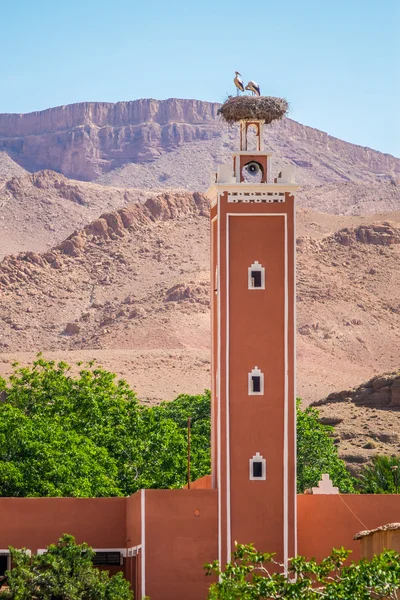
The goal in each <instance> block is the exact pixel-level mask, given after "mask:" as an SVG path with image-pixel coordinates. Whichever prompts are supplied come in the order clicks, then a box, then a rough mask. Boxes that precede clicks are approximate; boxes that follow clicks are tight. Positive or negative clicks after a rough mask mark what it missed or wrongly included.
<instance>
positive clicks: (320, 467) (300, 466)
mask: <svg viewBox="0 0 400 600" xmlns="http://www.w3.org/2000/svg"><path fill="white" fill-rule="evenodd" d="M332 432H333V427H329V426H327V425H322V424H321V423H320V421H319V412H318V411H317V410H316V409H315V408H312V407H307V408H306V409H305V410H302V409H301V406H300V400H298V401H297V491H298V493H302V492H304V490H306V489H307V488H311V487H313V486H316V485H318V481H319V480H320V478H321V475H322V474H323V473H328V474H329V476H330V478H331V480H332V482H333V485H335V486H337V487H338V488H339V489H340V491H341V492H349V493H351V492H354V479H353V478H352V476H351V475H350V473H349V472H348V471H347V469H346V465H345V463H344V461H343V460H341V459H340V458H339V454H338V451H337V448H336V446H335V444H334V443H333V439H332V437H331V434H332Z"/></svg>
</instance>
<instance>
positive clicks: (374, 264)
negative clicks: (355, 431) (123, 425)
mask: <svg viewBox="0 0 400 600" xmlns="http://www.w3.org/2000/svg"><path fill="white" fill-rule="evenodd" d="M389 218H390V220H391V222H389V221H388V219H389ZM337 219H338V218H337V217H333V216H331V215H324V214H320V213H316V212H315V211H310V210H300V211H299V234H300V237H299V239H298V244H297V248H298V253H297V254H298V258H297V262H298V269H297V272H298V290H297V293H298V319H297V326H298V393H299V394H300V395H301V396H302V397H303V398H304V400H305V401H306V402H307V403H308V402H310V401H312V400H318V399H319V398H321V396H323V395H327V394H329V393H330V392H332V391H333V390H336V389H338V387H339V386H340V387H342V388H343V389H344V388H346V387H348V386H351V385H354V384H355V383H357V382H361V381H363V380H364V379H366V378H367V377H368V376H369V375H370V374H371V373H378V372H381V371H384V370H387V369H395V368H396V367H397V364H398V354H399V347H400V344H399V339H398V319H399V312H400V304H399V299H398V289H399V285H400V273H399V270H398V268H397V266H398V261H399V253H400V243H399V242H400V215H399V213H392V214H391V215H385V216H381V217H380V219H379V222H374V220H375V219H376V216H375V215H374V216H369V217H366V216H363V217H345V216H342V217H340V218H339V221H340V223H339V226H340V229H339V231H337V230H336V228H337V225H338V223H337ZM0 286H1V288H2V297H1V299H0V323H1V327H0V351H1V352H2V355H1V356H2V360H3V361H6V362H4V363H3V367H2V369H3V371H5V372H6V371H7V368H8V366H7V365H9V362H8V361H11V360H13V359H15V357H18V358H20V359H23V360H26V359H29V358H31V357H32V356H33V353H35V352H36V351H39V350H44V351H46V353H50V355H52V356H57V357H62V358H64V359H65V358H66V359H67V360H69V361H71V360H75V359H76V360H82V359H86V358H88V359H89V358H97V359H98V360H100V361H101V362H102V363H103V364H105V366H107V367H108V368H111V369H112V370H114V371H116V372H117V373H118V374H120V375H122V376H124V377H126V378H127V379H128V380H129V381H130V382H131V383H132V385H133V386H134V387H135V388H136V389H138V391H139V393H140V395H141V396H142V397H144V398H147V399H149V400H151V401H156V400H160V399H168V398H171V397H173V396H174V395H176V394H177V393H180V392H192V393H195V392H199V391H201V390H202V389H203V388H204V387H208V386H209V385H210V372H209V369H210V364H209V351H210V350H209V348H210V323H209V220H208V202H207V200H206V198H205V197H204V196H202V195H201V194H199V193H195V194H189V193H175V194H168V193H164V194H161V195H158V196H156V197H154V196H153V197H149V198H147V199H146V200H145V201H144V202H143V203H140V202H136V203H134V204H129V205H127V206H125V207H123V208H121V209H119V210H117V211H114V212H107V213H105V214H103V215H102V216H101V218H99V219H96V220H94V221H93V222H92V223H91V224H89V225H87V226H85V227H84V228H83V229H82V230H79V231H77V232H75V233H74V234H72V235H71V236H69V238H68V239H66V240H65V241H63V242H62V243H60V244H58V245H57V246H56V247H55V248H53V249H51V250H48V251H46V252H44V253H33V252H26V253H21V254H19V255H14V256H7V257H6V258H4V259H3V261H2V262H1V263H0ZM27 352H30V354H29V355H27V354H26V353H27ZM2 369H0V371H1V370H2Z"/></svg>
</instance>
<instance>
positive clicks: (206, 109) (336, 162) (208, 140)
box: [0, 98, 400, 214]
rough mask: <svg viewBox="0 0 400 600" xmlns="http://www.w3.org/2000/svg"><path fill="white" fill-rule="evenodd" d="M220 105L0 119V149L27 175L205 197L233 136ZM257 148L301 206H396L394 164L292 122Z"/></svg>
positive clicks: (136, 105) (127, 105)
mask: <svg viewBox="0 0 400 600" xmlns="http://www.w3.org/2000/svg"><path fill="white" fill-rule="evenodd" d="M219 106H220V105H219V104H217V103H209V102H201V101H198V100H179V99H174V98H172V99H169V100H163V101H157V100H152V99H143V100H135V101H132V102H118V103H116V104H111V103H101V102H87V103H79V104H73V105H69V106H61V107H56V108H51V109H48V110H44V111H40V112H35V113H30V114H25V115H19V114H2V115H0V151H1V150H3V151H4V152H7V153H8V155H9V156H10V157H11V158H12V159H13V160H15V161H16V162H17V163H18V164H19V165H21V166H22V167H24V168H25V169H28V170H29V171H37V170H43V169H51V170H55V171H58V172H60V173H62V174H64V175H66V176H68V177H71V178H74V179H81V180H86V181H93V180H96V181H97V182H98V183H101V184H104V185H112V186H117V187H124V188H125V187H136V188H144V189H156V188H160V187H162V188H168V189H176V188H181V189H182V188H184V189H188V190H204V189H206V188H207V186H208V183H209V178H210V173H211V172H212V171H215V169H216V167H217V165H218V164H220V163H222V162H225V161H226V160H228V159H229V157H230V155H231V153H232V151H233V150H235V149H236V148H237V140H238V133H237V130H236V128H235V127H228V126H227V125H226V124H224V123H223V122H222V121H221V120H220V118H219V117H218V108H219ZM265 141H266V148H268V149H269V150H271V151H272V152H273V154H274V158H275V160H276V169H277V170H278V169H279V168H280V167H281V166H282V165H283V164H292V165H295V167H296V171H297V173H296V177H297V180H298V182H299V183H300V184H302V189H301V190H300V192H299V199H300V202H301V203H303V205H304V206H309V207H312V208H315V209H317V210H321V211H323V212H334V213H336V214H339V213H344V214H361V213H363V212H383V211H387V210H396V209H397V208H398V206H399V198H400V191H399V185H398V183H399V180H400V160H399V159H396V158H394V157H393V156H390V155H388V154H382V153H380V152H376V151H374V150H371V149H369V148H363V147H361V146H355V145H353V144H349V143H346V142H344V141H342V140H339V139H337V138H334V137H332V136H329V135H327V134H326V133H324V132H321V131H318V130H316V129H312V128H311V127H306V126H304V125H300V124H299V123H296V122H295V121H292V120H291V119H283V120H282V121H281V122H277V123H275V124H273V125H272V126H269V127H268V128H267V133H266V140H265ZM0 167H1V165H0ZM0 172H1V169H0ZM326 184H329V189H328V190H327V196H326V194H325V188H322V189H321V185H323V186H325V185H326Z"/></svg>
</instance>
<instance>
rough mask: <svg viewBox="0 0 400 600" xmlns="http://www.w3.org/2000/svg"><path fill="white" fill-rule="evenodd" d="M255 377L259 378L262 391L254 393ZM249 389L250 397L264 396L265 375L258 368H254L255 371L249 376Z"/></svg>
mask: <svg viewBox="0 0 400 600" xmlns="http://www.w3.org/2000/svg"><path fill="white" fill-rule="evenodd" d="M253 377H254V378H259V379H258V381H259V387H260V391H254V388H255V381H254V379H253ZM248 387H249V396H262V395H263V394H264V373H262V372H261V371H260V369H259V368H258V367H254V369H253V370H252V371H250V373H249V374H248Z"/></svg>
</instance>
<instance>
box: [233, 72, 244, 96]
mask: <svg viewBox="0 0 400 600" xmlns="http://www.w3.org/2000/svg"><path fill="white" fill-rule="evenodd" d="M233 83H234V84H235V85H236V87H237V90H236V95H237V96H239V92H244V83H243V79H242V76H241V74H240V73H239V71H235V79H234V80H233Z"/></svg>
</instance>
